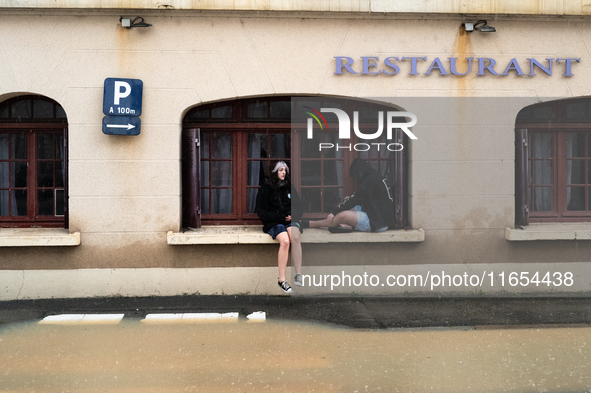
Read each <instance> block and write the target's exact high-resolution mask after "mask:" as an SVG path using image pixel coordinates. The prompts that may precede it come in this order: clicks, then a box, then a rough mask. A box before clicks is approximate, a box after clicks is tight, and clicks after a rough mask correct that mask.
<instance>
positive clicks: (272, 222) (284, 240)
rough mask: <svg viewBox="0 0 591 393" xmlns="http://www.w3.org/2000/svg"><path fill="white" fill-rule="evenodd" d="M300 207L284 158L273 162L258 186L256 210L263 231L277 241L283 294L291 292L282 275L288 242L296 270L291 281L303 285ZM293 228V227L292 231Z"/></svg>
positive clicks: (285, 262)
mask: <svg viewBox="0 0 591 393" xmlns="http://www.w3.org/2000/svg"><path fill="white" fill-rule="evenodd" d="M300 206H301V204H300V202H299V196H298V194H297V192H296V191H295V189H294V188H293V187H292V186H291V184H290V180H289V168H288V166H287V164H286V163H285V162H283V161H279V162H277V163H272V165H271V173H270V175H269V177H268V178H267V180H266V181H265V183H264V184H263V185H262V186H261V187H260V188H259V192H258V194H257V200H256V210H255V211H256V213H257V214H258V216H259V218H260V219H261V221H262V222H263V231H264V232H265V233H268V234H269V235H270V236H271V237H272V238H273V239H277V240H279V254H278V257H277V259H278V269H279V277H278V284H279V287H280V288H281V290H283V292H285V293H291V291H292V289H291V286H290V285H289V283H288V282H287V280H286V278H285V270H286V267H287V260H288V257H289V245H290V243H291V257H292V263H293V267H294V269H295V272H296V275H295V278H294V283H295V284H296V285H300V286H301V285H302V279H301V267H302V245H301V243H300V228H299V226H298V225H297V223H296V222H297V221H299V220H300V219H301V216H302V212H301V208H300ZM292 228H295V230H294V231H293V232H292Z"/></svg>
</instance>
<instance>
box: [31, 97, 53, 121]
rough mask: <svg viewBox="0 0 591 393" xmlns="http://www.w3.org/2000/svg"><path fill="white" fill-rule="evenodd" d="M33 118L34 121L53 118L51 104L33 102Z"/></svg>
mask: <svg viewBox="0 0 591 393" xmlns="http://www.w3.org/2000/svg"><path fill="white" fill-rule="evenodd" d="M33 117H34V118H36V119H51V118H53V103H51V102H48V101H43V100H34V101H33Z"/></svg>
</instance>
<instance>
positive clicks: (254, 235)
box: [166, 225, 425, 246]
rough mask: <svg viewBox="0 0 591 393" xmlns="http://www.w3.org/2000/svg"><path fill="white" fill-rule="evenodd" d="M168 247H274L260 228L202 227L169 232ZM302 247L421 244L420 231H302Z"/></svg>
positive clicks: (423, 235)
mask: <svg viewBox="0 0 591 393" xmlns="http://www.w3.org/2000/svg"><path fill="white" fill-rule="evenodd" d="M166 238H167V239H166V240H167V243H168V244H169V245H172V246H177V245H189V244H277V241H276V240H273V239H271V236H269V235H267V234H266V233H264V232H263V230H262V227H261V226H254V225H253V226H241V225H236V226H204V227H202V228H199V229H192V230H187V231H185V232H172V231H170V232H168V234H167V236H166ZM301 240H302V243H396V242H422V241H424V240H425V231H424V230H423V229H422V228H419V229H410V230H396V231H385V232H380V233H363V232H352V233H343V234H333V233H330V232H328V231H327V230H326V229H305V230H304V233H303V234H302V239H301Z"/></svg>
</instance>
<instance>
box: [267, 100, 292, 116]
mask: <svg viewBox="0 0 591 393" xmlns="http://www.w3.org/2000/svg"><path fill="white" fill-rule="evenodd" d="M270 107H271V113H270V114H271V116H270V117H271V119H290V118H291V101H276V102H271V103H270Z"/></svg>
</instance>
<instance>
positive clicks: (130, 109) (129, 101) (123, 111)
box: [103, 78, 144, 117]
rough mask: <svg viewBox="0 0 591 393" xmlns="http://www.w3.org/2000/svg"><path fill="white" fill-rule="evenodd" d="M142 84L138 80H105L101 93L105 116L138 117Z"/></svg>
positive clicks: (140, 112)
mask: <svg viewBox="0 0 591 393" xmlns="http://www.w3.org/2000/svg"><path fill="white" fill-rule="evenodd" d="M143 90H144V82H142V81H141V80H140V79H124V78H107V79H105V89H104V93H103V113H104V114H105V115H106V116H134V117H137V116H140V115H141V114H142V93H143Z"/></svg>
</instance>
